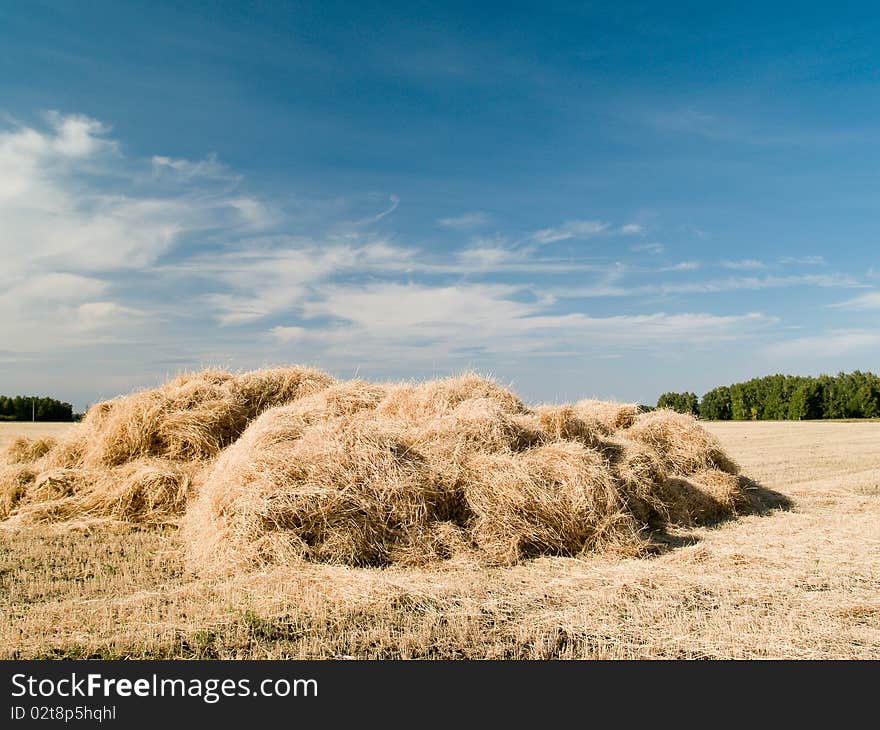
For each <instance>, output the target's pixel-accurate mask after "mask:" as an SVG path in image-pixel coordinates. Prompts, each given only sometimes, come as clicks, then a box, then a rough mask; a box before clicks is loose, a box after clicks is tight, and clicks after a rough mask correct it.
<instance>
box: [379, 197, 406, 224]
mask: <svg viewBox="0 0 880 730" xmlns="http://www.w3.org/2000/svg"><path fill="white" fill-rule="evenodd" d="M399 205H400V198H399V197H397V196H396V195H394V194H393V193H392V194H391V195H389V196H388V207H387V208H386V209H385V210H383V211H382V212H381V213H378V214H377V215H376V216H375V217H374V218H373V221H374V222H375V221H379V220H382V219H383V218H384V217H385V216H387V215H391V214H392V213H393V212H394V211H395V210H397V208H398V206H399Z"/></svg>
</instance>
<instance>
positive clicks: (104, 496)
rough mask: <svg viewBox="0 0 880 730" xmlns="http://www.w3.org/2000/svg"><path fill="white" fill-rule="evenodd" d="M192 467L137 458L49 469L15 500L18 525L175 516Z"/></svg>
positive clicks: (155, 519)
mask: <svg viewBox="0 0 880 730" xmlns="http://www.w3.org/2000/svg"><path fill="white" fill-rule="evenodd" d="M194 472H195V469H194V467H193V465H181V464H179V463H176V462H173V461H170V460H167V459H142V460H138V461H134V462H130V463H128V464H123V465H122V466H118V467H113V468H110V469H105V470H100V469H98V470H83V469H63V468H60V469H50V470H48V471H45V472H43V473H42V474H40V475H39V476H38V477H37V478H36V479H33V480H32V481H31V482H30V483H29V484H28V486H27V488H26V490H25V492H24V494H23V495H22V496H21V498H20V499H19V501H18V504H17V509H16V510H15V512H14V514H13V517H14V519H15V520H16V522H17V523H18V524H32V523H39V522H58V521H62V520H67V519H71V518H74V517H97V518H109V519H115V520H123V521H126V522H134V523H148V524H159V523H162V522H167V521H169V520H171V519H174V518H176V517H179V516H180V515H181V514H182V513H183V510H184V508H185V506H186V502H187V498H188V496H189V491H190V488H191V484H192V480H193V476H194Z"/></svg>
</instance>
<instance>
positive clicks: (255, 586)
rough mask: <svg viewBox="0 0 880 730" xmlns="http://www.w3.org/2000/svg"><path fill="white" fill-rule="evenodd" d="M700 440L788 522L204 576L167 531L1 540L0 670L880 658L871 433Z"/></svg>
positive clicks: (879, 452) (720, 430)
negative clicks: (592, 548) (579, 550)
mask: <svg viewBox="0 0 880 730" xmlns="http://www.w3.org/2000/svg"><path fill="white" fill-rule="evenodd" d="M707 427H708V428H709V430H710V431H712V433H714V434H715V435H716V436H717V437H718V438H719V439H720V440H721V442H722V444H723V446H724V448H725V449H726V451H727V452H728V453H729V454H730V455H731V456H732V457H734V458H735V459H736V460H737V461H739V463H740V464H741V465H742V467H743V470H744V472H745V473H748V474H749V476H751V477H753V478H754V479H756V480H757V481H758V482H759V483H760V484H761V485H762V486H764V487H766V488H768V489H772V490H774V491H776V492H780V493H782V494H783V495H785V496H786V497H787V498H788V499H790V500H791V503H792V504H791V506H789V507H782V508H778V509H774V510H772V511H770V512H769V513H767V514H764V515H753V516H746V517H741V518H738V519H735V520H731V521H728V522H724V523H721V524H720V525H718V526H715V527H711V528H694V529H688V530H684V531H676V532H673V533H671V534H668V535H665V536H663V537H661V538H660V539H658V540H657V543H658V544H657V552H656V554H655V555H652V556H649V557H647V558H646V557H638V558H621V557H615V556H613V555H603V556H599V557H595V558H589V559H574V558H540V559H537V560H532V561H529V562H527V563H524V564H521V565H516V566H513V567H491V568H489V567H485V566H480V565H477V564H475V563H473V562H469V561H468V560H464V559H461V560H450V561H446V562H444V563H441V564H440V565H439V566H431V567H426V568H399V567H395V568H385V569H358V568H351V567H342V566H331V565H321V564H311V563H310V564H304V565H303V566H301V567H297V568H295V569H294V568H276V569H271V570H266V571H264V572H261V573H257V574H256V575H254V574H251V575H247V576H246V577H245V576H242V577H231V578H229V577H227V578H203V577H197V576H194V575H192V574H189V573H187V572H186V570H185V569H184V565H183V557H182V546H181V544H180V542H179V540H178V538H177V535H176V531H175V529H174V528H172V527H166V528H135V527H132V526H118V527H106V526H105V527H94V526H90V527H89V526H82V527H76V526H75V525H70V524H63V525H57V526H41V527H32V528H28V529H26V530H14V531H13V530H9V529H3V530H0V657H2V658H7V659H8V658H41V657H59V658H61V657H73V658H79V657H96V658H102V657H103V658H122V657H135V658H253V659H263V658H438V659H447V658H527V659H528V658H535V659H544V658H759V657H770V658H875V659H876V658H880V423H878V422H858V423H838V422H799V423H792V422H790V423H709V424H707ZM67 428H71V426H69V425H65V424H8V423H7V424H0V448H2V447H3V446H4V445H5V443H6V442H7V441H8V440H10V439H11V438H14V437H15V436H18V435H26V436H30V437H36V436H43V435H49V436H53V435H54V436H57V435H58V434H59V433H62V432H63V430H64V429H67ZM73 428H75V427H73Z"/></svg>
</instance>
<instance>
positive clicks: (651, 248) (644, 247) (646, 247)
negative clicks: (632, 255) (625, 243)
mask: <svg viewBox="0 0 880 730" xmlns="http://www.w3.org/2000/svg"><path fill="white" fill-rule="evenodd" d="M629 250H630V251H635V252H636V253H648V254H651V255H652V256H657V255H659V254H661V253H663V252H664V251H665V250H666V248H665V246H664V245H663V244H662V243H640V244H638V245H637V246H631V247H630V249H629Z"/></svg>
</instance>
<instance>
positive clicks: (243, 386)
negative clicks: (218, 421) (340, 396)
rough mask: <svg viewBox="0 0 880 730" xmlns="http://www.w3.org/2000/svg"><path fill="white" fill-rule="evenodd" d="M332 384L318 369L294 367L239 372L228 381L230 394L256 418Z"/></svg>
mask: <svg viewBox="0 0 880 730" xmlns="http://www.w3.org/2000/svg"><path fill="white" fill-rule="evenodd" d="M335 382H336V380H335V379H334V378H332V377H330V376H329V375H327V374H326V373H322V372H321V371H320V370H315V369H314V368H307V367H296V366H295V367H283V368H266V369H264V370H253V371H251V372H248V373H242V374H241V375H238V376H235V377H234V378H232V379H231V380H230V381H228V385H229V390H230V392H231V393H232V395H233V396H234V397H235V398H237V399H239V400H241V401H242V402H243V403H244V405H245V408H246V410H247V416H248V418H255V417H256V416H259V415H260V414H261V413H262V412H263V411H265V410H266V409H267V408H272V407H274V406H279V405H284V404H285V403H292V402H293V401H295V400H298V399H300V398H304V397H305V396H309V395H312V394H313V393H317V392H319V391H321V390H324V389H325V388H328V387H329V386H331V385H333V383H335Z"/></svg>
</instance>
